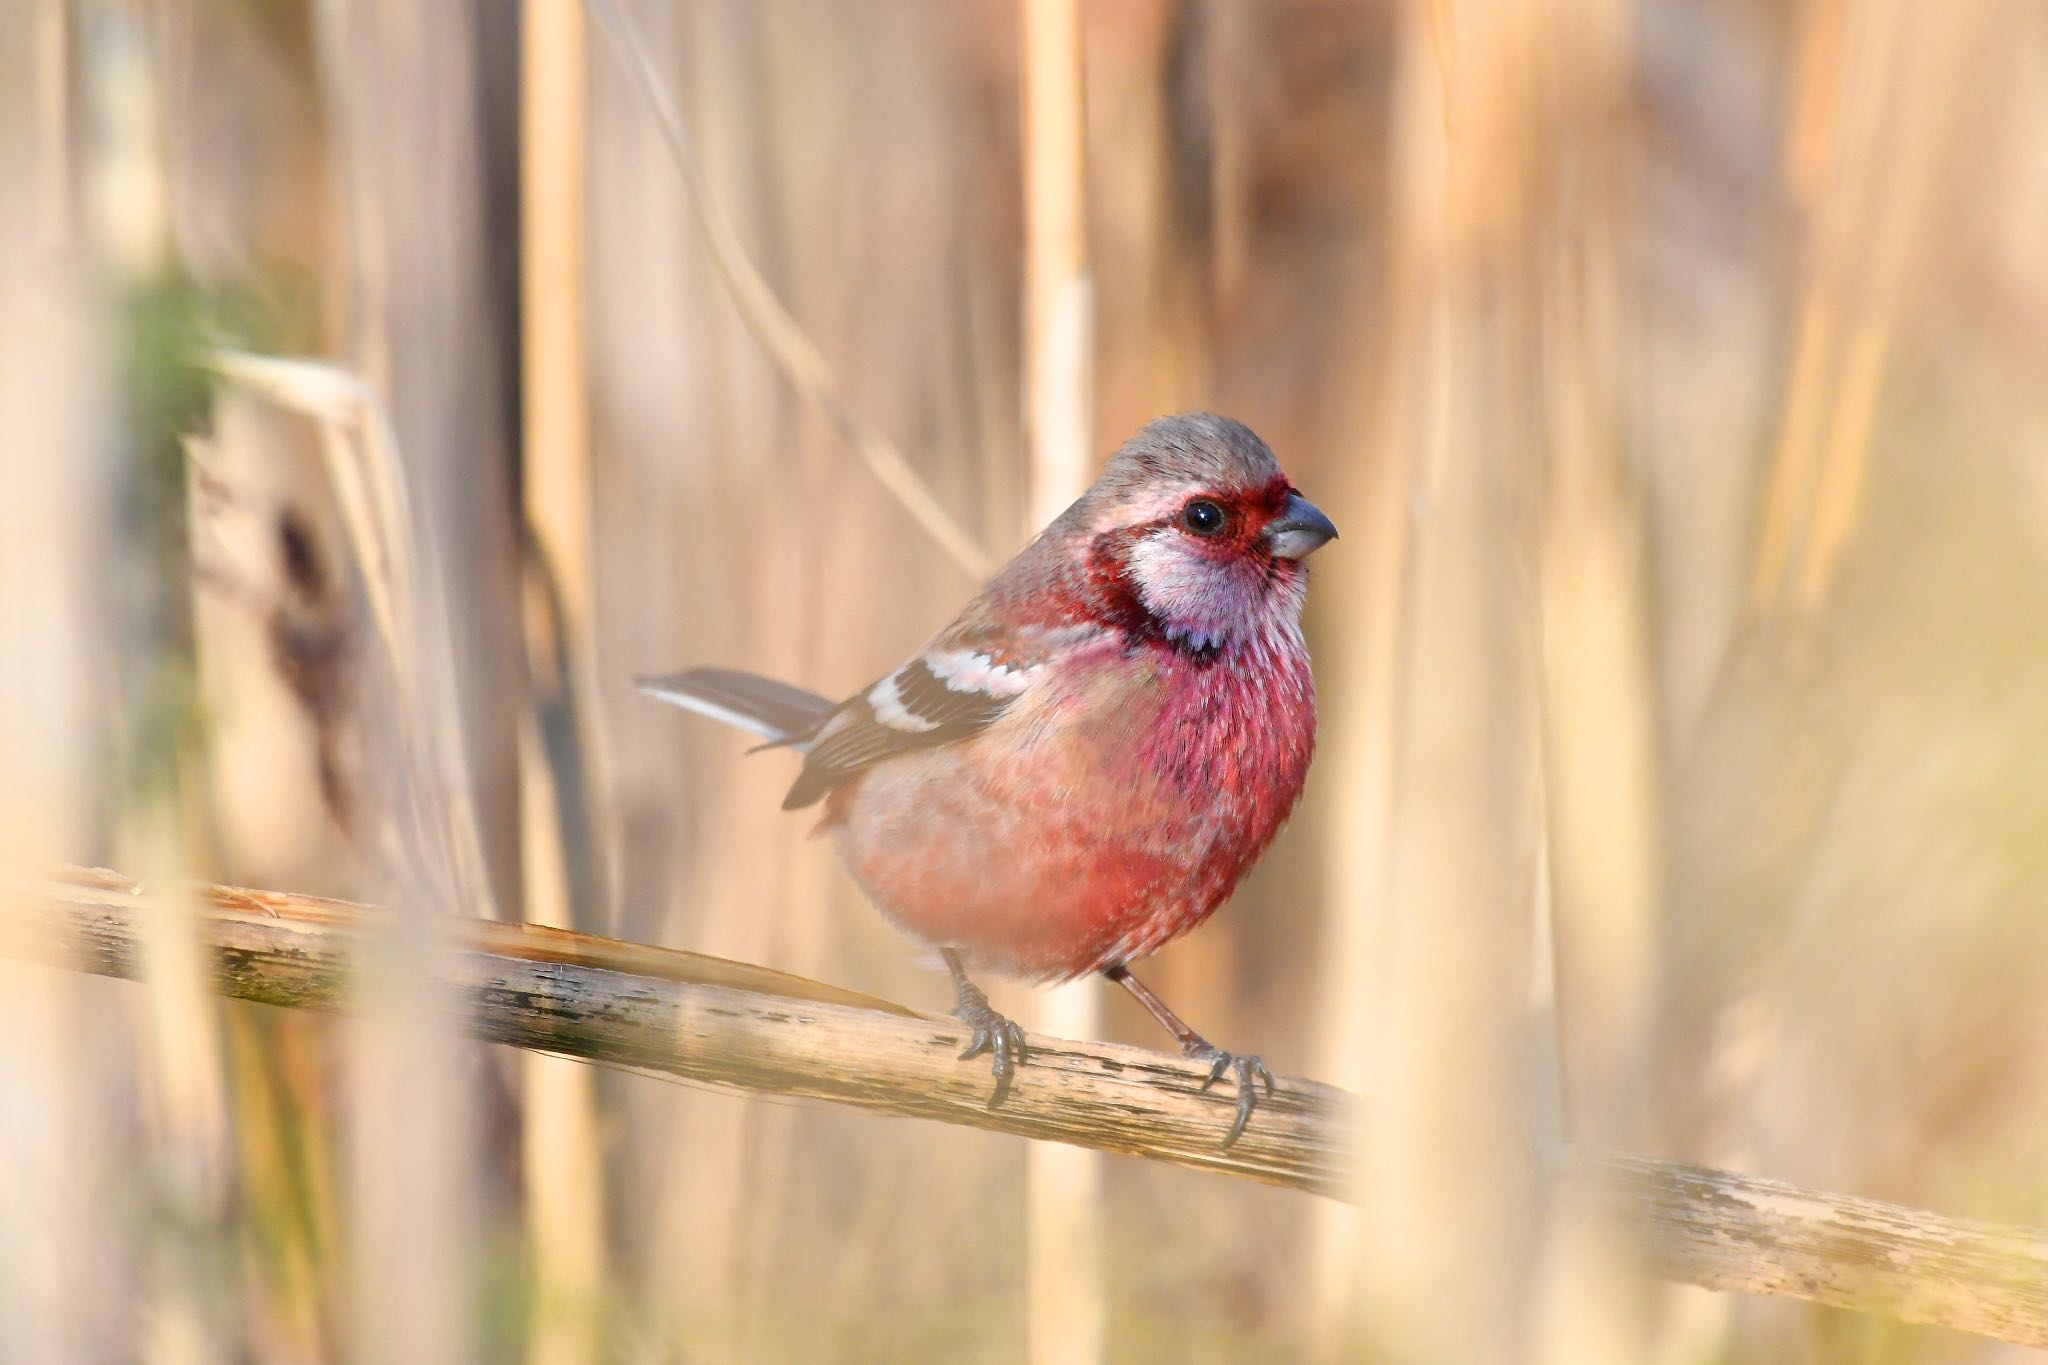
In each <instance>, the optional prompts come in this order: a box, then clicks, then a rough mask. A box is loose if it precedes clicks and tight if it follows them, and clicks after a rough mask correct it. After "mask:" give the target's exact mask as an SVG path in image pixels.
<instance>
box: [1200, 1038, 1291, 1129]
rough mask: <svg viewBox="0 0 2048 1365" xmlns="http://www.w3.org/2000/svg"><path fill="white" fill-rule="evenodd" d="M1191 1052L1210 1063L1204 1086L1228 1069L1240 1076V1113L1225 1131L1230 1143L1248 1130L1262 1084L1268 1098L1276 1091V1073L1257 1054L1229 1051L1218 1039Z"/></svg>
mask: <svg viewBox="0 0 2048 1365" xmlns="http://www.w3.org/2000/svg"><path fill="white" fill-rule="evenodd" d="M1187 1055H1188V1056H1190V1057H1192V1058H1194V1059H1195V1060H1196V1061H1198V1062H1207V1063H1209V1078H1208V1079H1207V1080H1205V1081H1203V1082H1202V1089H1203V1090H1204V1091H1207V1090H1208V1088H1209V1087H1210V1086H1212V1085H1214V1084H1216V1082H1218V1081H1220V1080H1222V1079H1223V1077H1224V1074H1225V1073H1226V1072H1232V1073H1235V1074H1236V1076H1237V1116H1236V1117H1235V1118H1234V1119H1233V1120H1232V1121H1231V1124H1230V1131H1229V1132H1228V1133H1225V1134H1224V1135H1223V1145H1224V1146H1225V1147H1228V1146H1230V1145H1231V1144H1232V1143H1233V1142H1236V1141H1237V1140H1238V1138H1239V1137H1240V1136H1242V1135H1243V1133H1244V1126H1245V1125H1246V1124H1247V1123H1250V1122H1251V1118H1252V1110H1253V1109H1255V1108H1257V1107H1258V1103H1259V1087H1260V1086H1261V1085H1263V1086H1265V1087H1266V1096H1267V1098H1269V1099H1270V1098H1272V1095H1273V1073H1272V1071H1270V1070H1269V1069H1268V1068H1267V1066H1266V1064H1265V1063H1264V1062H1262V1061H1260V1060H1259V1059H1258V1058H1257V1057H1252V1056H1239V1055H1238V1054H1236V1053H1234V1052H1225V1051H1224V1050H1223V1049H1222V1048H1220V1047H1217V1046H1216V1045H1215V1044H1214V1043H1201V1044H1199V1045H1196V1046H1192V1047H1190V1048H1188V1050H1187Z"/></svg>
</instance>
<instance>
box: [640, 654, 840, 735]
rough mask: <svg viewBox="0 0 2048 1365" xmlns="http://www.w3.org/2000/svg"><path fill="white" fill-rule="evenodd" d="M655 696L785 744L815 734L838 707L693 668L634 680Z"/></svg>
mask: <svg viewBox="0 0 2048 1365" xmlns="http://www.w3.org/2000/svg"><path fill="white" fill-rule="evenodd" d="M633 682H634V685H635V686H637V687H638V688H639V689H640V690H641V691H642V692H645V693H646V694H647V695H648V696H650V697H658V698H660V699H661V700H662V701H665V702H670V703H673V704H674V705H676V706H680V707H682V708H683V709H685V710H688V711H695V712H696V713H697V714H698V715H700V716H709V717H711V719H713V720H715V721H722V722H723V723H725V724H727V725H730V726H732V727H733V728H734V729H738V730H745V731H746V732H747V733H748V734H752V735H759V736H760V737H761V738H762V739H765V740H767V741H769V743H771V744H781V743H784V742H786V741H788V740H791V739H794V738H797V737H799V736H802V735H805V734H807V733H809V732H810V731H811V730H813V729H815V728H816V727H817V725H818V723H819V722H820V721H822V720H824V719H825V717H826V716H829V715H831V714H832V712H833V710H834V709H835V708H836V705H837V703H835V702H833V701H832V700H830V699H829V698H826V697H821V696H819V695H818V694H817V693H815V692H806V691H804V690H803V689H802V688H801V687H792V686H790V685H789V684H788V683H784V682H777V681H775V679H773V678H764V677H762V676H761V675H760V674H758V673H742V672H740V671H739V670H738V669H733V668H693V669H691V670H690V671H689V672H687V673H664V674H660V675H658V676H647V677H639V678H635V679H633Z"/></svg>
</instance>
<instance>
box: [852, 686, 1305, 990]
mask: <svg viewBox="0 0 2048 1365" xmlns="http://www.w3.org/2000/svg"><path fill="white" fill-rule="evenodd" d="M1306 676H1307V668H1306V660H1303V661H1302V664H1301V668H1300V670H1299V677H1296V676H1294V675H1292V674H1291V673H1289V674H1285V675H1283V676H1282V678H1281V681H1282V682H1284V684H1285V686H1284V687H1283V689H1282V691H1281V693H1280V694H1279V696H1278V700H1280V701H1283V702H1294V701H1296V700H1297V699H1298V700H1299V704H1298V705H1277V706H1276V705H1274V704H1273V703H1274V702H1275V700H1276V698H1275V696H1274V695H1271V694H1270V689H1268V690H1267V691H1265V692H1262V691H1261V690H1260V686H1261V682H1262V679H1260V678H1258V677H1254V678H1251V679H1247V678H1246V677H1245V676H1243V675H1242V674H1241V673H1239V672H1238V671H1235V670H1229V669H1226V668H1225V667H1224V666H1223V665H1220V664H1218V665H1212V666H1208V667H1206V668H1201V669H1195V668H1189V669H1188V670H1187V672H1186V673H1184V674H1182V673H1175V672H1170V671H1168V670H1166V669H1164V668H1162V669H1161V670H1159V672H1158V674H1157V675H1156V676H1152V677H1150V678H1149V679H1148V680H1147V685H1146V687H1145V689H1144V690H1143V692H1142V694H1141V695H1135V696H1134V695H1118V696H1116V697H1114V698H1111V699H1105V698H1102V697H1099V696H1096V695H1094V694H1093V691H1092V690H1091V689H1090V688H1089V687H1088V686H1087V680H1086V679H1085V678H1082V679H1077V680H1076V684H1075V686H1074V687H1073V689H1072V690H1071V692H1070V694H1068V695H1066V696H1063V697H1057V698H1050V699H1047V700H1046V702H1045V704H1043V705H1041V706H1039V707H1038V708H1037V709H1036V711H1035V712H1034V713H1032V714H1029V715H1022V716H1018V717H1016V718H1015V720H1014V722H1013V718H1012V717H1007V716H1006V717H1005V718H1004V720H1003V721H1001V722H999V723H998V724H997V725H995V726H992V727H991V728H990V729H989V730H987V731H985V732H983V733H982V734H981V735H979V736H977V737H975V738H974V739H972V740H968V741H965V742H963V743H960V744H955V745H950V746H946V747H944V748H938V749H932V750H928V751H924V752H921V753H916V754H909V755H905V756H902V757H900V758H895V759H891V760H889V761H888V762H885V763H883V764H880V765H878V766H877V767H876V768H874V769H873V770H871V771H870V772H868V773H867V774H865V775H864V776H863V777H862V778H861V779H860V781H859V783H858V785H856V786H852V787H849V788H845V789H842V791H841V792H839V793H835V794H834V799H833V801H832V803H831V805H830V806H829V807H828V809H827V816H826V823H827V826H828V827H829V828H830V829H831V831H832V834H833V838H834V842H835V843H836V845H837V847H838V850H839V853H840V856H841V858H842V859H843V860H844V861H845V863H846V865H847V868H848V870H849V871H850V872H851V873H852V874H853V876H854V878H855V879H856V880H857V881H858V882H859V883H860V884H861V886H862V887H863V889H864V890H865V891H866V892H867V893H868V895H869V897H870V899H872V900H873V901H874V902H875V904H876V905H877V906H878V907H879V908H880V909H881V910H882V911H883V912H884V913H885V914H887V915H888V916H889V917H890V918H891V919H892V920H894V921H895V922H896V923H897V924H898V925H900V926H901V927H902V928H903V929H905V930H907V931H908V932H909V933H911V934H912V935H914V936H915V937H917V938H919V939H922V940H924V941H926V942H928V943H933V944H942V945H945V946H948V947H952V948H955V949H957V950H959V951H960V952H961V953H962V954H963V955H964V956H965V957H966V958H967V959H968V960H969V961H970V963H972V964H975V965H978V966H981V967H984V968H989V969H993V970H996V971H999V972H1003V973H1005V974H1009V975H1014V976H1020V977H1026V978H1032V979H1040V980H1051V979H1063V978H1067V977H1072V976H1078V975H1081V974H1083V973H1085V972H1089V971H1093V970H1099V969H1100V968H1102V967H1105V966H1109V965H1112V964H1114V963H1117V962H1122V961H1129V960H1133V959H1136V958H1139V957H1142V956H1144V955H1145V954H1146V953H1148V952H1150V951H1152V950H1153V949H1155V948H1157V947H1159V946H1160V945H1161V944H1163V943H1165V942H1166V941H1168V940H1169V939H1171V938H1173V937H1175V936H1176V935H1178V934H1180V933H1183V932H1185V931H1186V930H1188V929H1190V928H1192V927H1193V926H1194V925H1196V924H1198V923H1200V922H1201V921H1202V920H1203V919H1205V918H1206V917H1207V916H1208V915H1209V913H1210V912H1211V911H1213V910H1214V909H1215V908H1216V906H1217V905H1218V904H1220V903H1221V902H1222V900H1223V899H1224V898H1225V897H1226V896H1228V895H1229V893H1230V891H1231V889H1232V888H1233V887H1234V886H1235V885H1236V883H1237V880H1238V878H1239V877H1240V876H1242V875H1243V873H1244V871H1245V870H1246V869H1247V868H1248V867H1249V866H1250V865H1251V863H1252V862H1254V861H1255V860H1256V859H1257V858H1258V856H1259V854H1260V853H1262V852H1263V851H1264V850H1265V848H1266V845H1267V844H1268V843H1269V842H1270V841H1271V839H1272V837H1273V835H1274V833H1275V832H1276V831H1277V830H1278V828H1279V826H1280V824H1281V822H1282V821H1283V820H1284V819H1285V818H1286V816H1287V813H1288V811H1289V810H1291V809H1292V807H1293V805H1294V801H1295V798H1296V797H1297V796H1298V795H1299V794H1300V791H1301V784H1302V780H1303V778H1304V776H1305V775H1306V772H1307V767H1308V757H1309V751H1310V748H1311V746H1312V744H1313V736H1314V703H1313V697H1312V695H1311V694H1310V693H1308V692H1307V691H1306Z"/></svg>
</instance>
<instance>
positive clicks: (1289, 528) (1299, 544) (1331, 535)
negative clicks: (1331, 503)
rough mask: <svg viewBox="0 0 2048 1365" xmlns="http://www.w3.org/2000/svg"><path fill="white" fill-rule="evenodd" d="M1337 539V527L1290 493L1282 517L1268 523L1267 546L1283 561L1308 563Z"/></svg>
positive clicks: (1317, 510)
mask: <svg viewBox="0 0 2048 1365" xmlns="http://www.w3.org/2000/svg"><path fill="white" fill-rule="evenodd" d="M1336 538H1337V525H1336V523H1335V522H1333V521H1331V520H1330V519H1329V518H1328V517H1326V516H1324V515H1323V514H1322V510H1321V509H1320V508H1318V507H1317V506H1316V505H1315V504H1314V503H1312V502H1310V501H1309V500H1308V499H1307V498H1304V497H1303V496H1302V495H1301V494H1299V493H1289V494H1288V495H1287V505H1286V506H1285V507H1283V508H1281V509H1280V515H1279V516H1277V517H1275V518H1273V519H1272V520H1271V521H1269V522H1267V523H1266V544H1267V546H1268V548H1270V549H1271V550H1272V551H1273V554H1274V555H1275V556H1276V557H1277V558H1280V559H1307V558H1308V557H1309V556H1310V555H1311V554H1314V553H1315V552H1316V551H1317V550H1319V549H1321V548H1322V547H1323V546H1324V545H1326V544H1327V543H1329V542H1330V541H1333V540H1335V539H1336Z"/></svg>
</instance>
